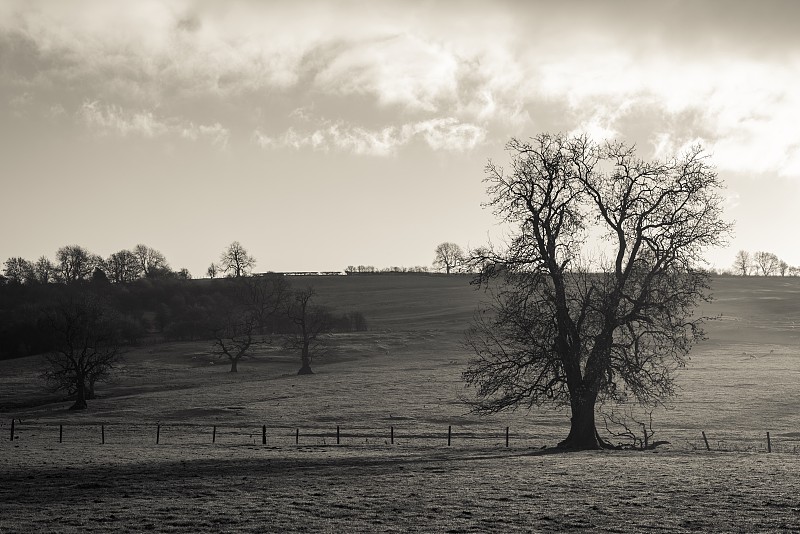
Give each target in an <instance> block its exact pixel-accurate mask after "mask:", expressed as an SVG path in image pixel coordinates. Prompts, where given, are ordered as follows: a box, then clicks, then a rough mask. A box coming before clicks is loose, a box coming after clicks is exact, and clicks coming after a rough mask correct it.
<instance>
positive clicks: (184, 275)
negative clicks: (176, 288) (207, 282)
mask: <svg viewBox="0 0 800 534" xmlns="http://www.w3.org/2000/svg"><path fill="white" fill-rule="evenodd" d="M175 277H176V278H177V279H178V280H191V279H192V273H190V272H189V269H187V268H186V267H181V268H180V269H178V270H177V271H175Z"/></svg>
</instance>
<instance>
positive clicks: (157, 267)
mask: <svg viewBox="0 0 800 534" xmlns="http://www.w3.org/2000/svg"><path fill="white" fill-rule="evenodd" d="M133 253H134V255H135V256H136V258H137V260H138V262H139V272H140V273H141V274H142V276H144V277H145V278H163V277H164V276H165V275H166V274H168V273H170V272H172V271H171V270H170V268H169V263H167V259H166V258H165V257H164V255H163V254H162V253H161V252H159V251H157V250H156V249H154V248H150V247H148V246H147V245H141V244H139V245H136V246H135V247H134V248H133Z"/></svg>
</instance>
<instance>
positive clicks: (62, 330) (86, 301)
mask: <svg viewBox="0 0 800 534" xmlns="http://www.w3.org/2000/svg"><path fill="white" fill-rule="evenodd" d="M43 330H44V332H45V333H46V334H47V335H49V336H50V337H51V339H52V343H53V346H54V349H53V351H52V352H50V353H49V354H47V356H46V358H47V363H48V367H47V369H45V370H44V372H43V373H42V376H43V377H44V378H45V380H47V382H48V383H49V384H50V385H51V386H52V387H53V389H54V390H64V391H67V392H68V393H69V394H70V395H71V396H73V398H74V400H75V403H74V404H73V405H72V407H71V408H70V410H83V409H85V408H86V401H87V399H91V398H93V396H94V387H95V383H96V382H98V381H101V380H105V379H107V378H108V376H109V373H110V372H111V370H112V369H113V368H114V366H115V365H116V364H117V363H118V361H119V358H120V356H121V334H120V323H119V320H118V318H117V316H116V314H115V313H114V312H113V311H112V310H111V309H110V308H109V307H107V306H106V305H104V304H103V303H101V302H100V301H99V300H97V298H96V297H94V296H92V295H90V294H82V295H73V296H71V297H68V298H66V299H64V300H62V301H61V302H59V303H58V304H56V305H54V306H53V307H51V308H49V309H48V310H46V311H45V313H44V328H43Z"/></svg>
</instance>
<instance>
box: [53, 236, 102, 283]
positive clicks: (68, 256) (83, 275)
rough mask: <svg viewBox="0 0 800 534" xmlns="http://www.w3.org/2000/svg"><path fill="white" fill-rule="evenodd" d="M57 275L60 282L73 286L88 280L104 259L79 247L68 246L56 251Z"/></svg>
mask: <svg viewBox="0 0 800 534" xmlns="http://www.w3.org/2000/svg"><path fill="white" fill-rule="evenodd" d="M56 261H57V262H58V263H57V265H56V274H57V278H58V280H59V281H60V282H64V283H65V284H72V283H75V282H80V281H82V280H88V279H89V278H90V277H91V276H92V273H93V272H94V269H95V267H98V266H100V264H102V258H100V257H98V256H96V255H94V254H92V253H91V252H89V251H88V250H86V249H85V248H83V247H81V246H79V245H67V246H65V247H61V248H60V249H58V250H57V251H56Z"/></svg>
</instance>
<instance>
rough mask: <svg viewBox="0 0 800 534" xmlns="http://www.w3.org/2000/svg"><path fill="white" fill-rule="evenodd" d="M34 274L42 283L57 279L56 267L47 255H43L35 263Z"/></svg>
mask: <svg viewBox="0 0 800 534" xmlns="http://www.w3.org/2000/svg"><path fill="white" fill-rule="evenodd" d="M33 276H34V278H35V279H36V281H37V282H39V283H40V284H49V283H50V282H54V281H55V279H56V267H55V265H53V262H52V261H50V259H49V258H47V256H42V257H40V258H39V259H38V260H36V263H34V264H33Z"/></svg>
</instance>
